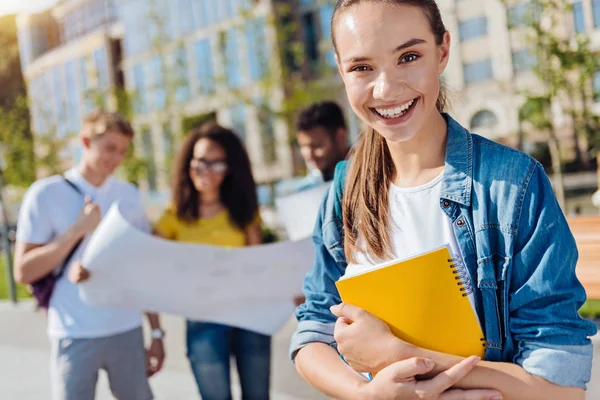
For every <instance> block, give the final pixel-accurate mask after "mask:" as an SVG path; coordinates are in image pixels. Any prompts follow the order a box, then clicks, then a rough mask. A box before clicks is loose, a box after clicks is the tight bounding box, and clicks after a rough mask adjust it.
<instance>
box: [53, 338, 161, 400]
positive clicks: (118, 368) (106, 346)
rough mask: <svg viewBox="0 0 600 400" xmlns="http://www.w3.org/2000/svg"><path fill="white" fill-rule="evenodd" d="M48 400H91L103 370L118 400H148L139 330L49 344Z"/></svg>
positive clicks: (150, 395)
mask: <svg viewBox="0 0 600 400" xmlns="http://www.w3.org/2000/svg"><path fill="white" fill-rule="evenodd" d="M50 364H51V368H50V374H51V377H52V399H53V400H93V399H94V396H95V393H96V382H97V380H98V371H99V370H101V369H104V370H105V371H106V372H107V375H108V380H109V382H110V389H111V391H112V393H113V395H114V396H115V397H116V398H117V399H119V400H151V399H152V391H151V390H150V386H149V384H148V378H147V377H146V352H145V350H144V337H143V334H142V328H137V329H134V330H131V331H127V332H124V333H120V334H118V335H113V336H107V337H103V338H96V339H59V340H52V350H51V362H50Z"/></svg>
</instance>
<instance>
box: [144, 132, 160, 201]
mask: <svg viewBox="0 0 600 400" xmlns="http://www.w3.org/2000/svg"><path fill="white" fill-rule="evenodd" d="M142 151H143V152H144V160H145V161H146V171H147V176H146V178H147V179H148V188H149V189H150V191H151V192H156V189H157V188H158V183H157V180H156V164H155V162H154V143H152V133H151V132H150V128H148V127H143V128H142Z"/></svg>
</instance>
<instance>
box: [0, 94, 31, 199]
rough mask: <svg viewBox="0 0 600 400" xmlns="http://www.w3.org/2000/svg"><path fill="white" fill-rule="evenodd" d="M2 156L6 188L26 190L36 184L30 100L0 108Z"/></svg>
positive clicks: (20, 99)
mask: <svg viewBox="0 0 600 400" xmlns="http://www.w3.org/2000/svg"><path fill="white" fill-rule="evenodd" d="M0 143H1V144H2V146H1V151H2V152H3V154H2V155H1V156H2V157H3V159H4V161H5V164H6V165H5V166H6V168H5V170H4V171H3V174H4V180H5V183H6V184H7V185H14V186H21V187H26V186H29V185H31V183H33V181H34V180H35V158H34V153H33V141H32V139H31V131H30V129H29V108H28V106H27V98H26V97H24V96H20V97H18V98H16V99H15V100H14V101H13V104H12V106H7V107H6V108H5V107H0Z"/></svg>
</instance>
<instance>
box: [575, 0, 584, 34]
mask: <svg viewBox="0 0 600 400" xmlns="http://www.w3.org/2000/svg"><path fill="white" fill-rule="evenodd" d="M573 22H574V24H575V32H578V33H579V32H585V15H584V14H583V3H582V2H581V1H576V2H574V3H573Z"/></svg>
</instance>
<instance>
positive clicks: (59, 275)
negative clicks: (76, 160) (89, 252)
mask: <svg viewBox="0 0 600 400" xmlns="http://www.w3.org/2000/svg"><path fill="white" fill-rule="evenodd" d="M62 177H63V179H64V180H65V182H66V183H67V184H68V185H69V186H71V187H72V188H73V189H74V190H75V191H76V192H77V193H79V194H80V195H82V196H83V195H84V193H83V191H82V190H81V189H80V188H79V187H78V186H77V185H76V184H74V183H73V182H72V181H71V180H70V179H69V178H67V177H66V176H64V175H63V176H62ZM81 242H83V238H81V239H79V240H78V241H77V243H75V245H74V246H73V247H72V248H71V251H69V254H68V255H67V257H66V258H65V260H64V262H63V263H62V265H61V266H60V269H59V270H58V272H57V273H56V275H55V276H56V279H57V280H58V278H60V277H61V276H62V275H63V274H64V273H65V269H66V268H67V265H69V261H70V260H71V257H73V255H74V254H75V252H76V251H77V249H78V248H79V245H80V244H81Z"/></svg>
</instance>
